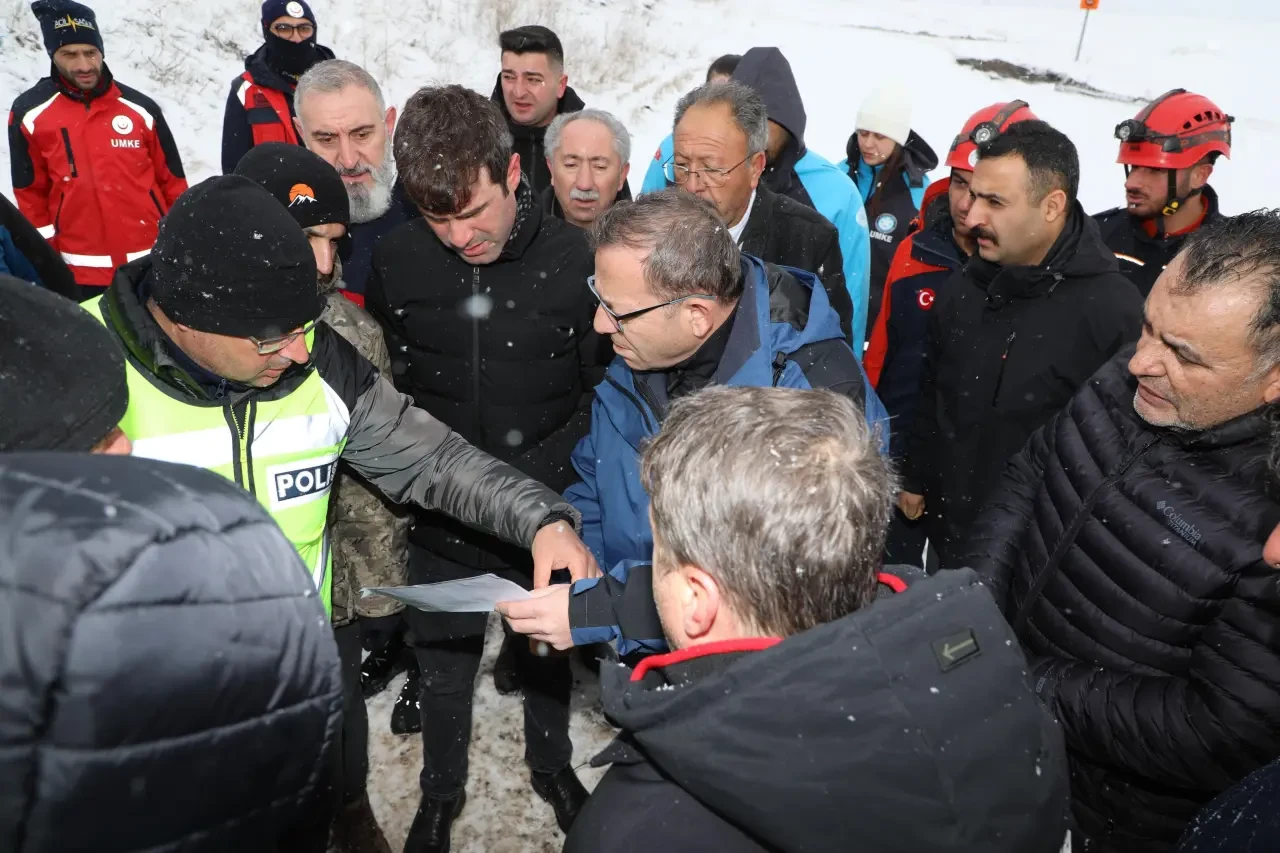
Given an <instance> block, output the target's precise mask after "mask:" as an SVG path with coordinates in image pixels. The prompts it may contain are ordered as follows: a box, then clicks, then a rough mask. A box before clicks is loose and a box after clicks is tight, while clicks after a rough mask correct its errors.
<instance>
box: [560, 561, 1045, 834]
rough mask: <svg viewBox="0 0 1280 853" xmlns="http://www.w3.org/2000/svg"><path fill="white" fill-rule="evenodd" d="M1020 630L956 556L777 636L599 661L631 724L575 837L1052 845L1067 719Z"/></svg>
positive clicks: (615, 714)
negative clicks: (1016, 639)
mask: <svg viewBox="0 0 1280 853" xmlns="http://www.w3.org/2000/svg"><path fill="white" fill-rule="evenodd" d="M1012 636H1013V635H1012V632H1011V631H1010V630H1009V626H1008V625H1007V624H1006V623H1005V622H1004V620H1003V619H1001V618H1000V615H999V613H998V611H997V610H996V607H995V605H994V603H993V602H992V601H991V597H990V596H989V595H988V594H987V591H986V589H985V588H984V587H983V586H982V585H981V584H980V583H979V582H978V579H977V577H976V576H975V575H974V574H973V573H972V572H969V571H960V572H943V573H941V574H939V575H935V576H933V577H931V578H927V579H923V580H920V581H919V582H918V583H914V584H912V585H911V586H910V587H909V588H908V589H906V591H905V592H901V593H899V594H897V595H891V596H888V597H886V598H882V599H879V600H877V601H875V602H874V603H872V604H871V605H869V606H867V607H865V608H863V609H861V610H859V611H857V612H856V613H852V614H850V615H848V616H846V617H844V618H843V619H839V620H836V621H835V622H830V623H828V624H825V625H819V626H818V627H816V628H813V629H811V630H809V631H805V632H803V633H801V634H796V635H794V636H791V637H788V638H786V639H785V640H782V641H781V642H778V641H777V640H773V641H770V640H769V639H768V638H753V639H748V640H737V641H734V640H726V641H722V642H719V643H710V644H706V645H701V646H697V645H695V646H691V647H689V648H685V649H681V650H679V651H676V652H672V653H670V654H667V655H660V656H655V657H651V658H648V659H646V660H645V661H644V662H643V663H641V664H640V666H639V667H637V668H636V670H635V671H634V672H632V671H631V670H628V669H626V668H624V667H621V666H616V665H611V666H602V667H601V668H600V697H601V702H602V703H603V706H604V710H605V713H606V715H607V716H608V717H609V719H610V720H612V721H614V722H615V723H617V724H618V725H619V726H621V727H622V733H621V735H620V736H619V737H618V739H617V740H615V741H614V742H613V744H612V745H611V746H610V747H609V748H608V749H607V750H605V752H604V753H602V754H601V755H599V756H597V757H596V758H595V759H594V760H593V761H592V764H593V765H596V766H599V765H601V764H608V763H612V764H613V766H612V767H611V768H610V770H609V772H608V773H606V774H605V776H604V778H603V779H602V780H601V781H600V784H599V785H598V786H597V787H596V789H595V792H594V793H592V795H591V799H590V800H589V801H588V802H587V805H586V807H585V808H584V809H583V810H582V813H581V814H580V815H579V816H578V819H577V820H576V821H575V822H574V825H573V830H572V831H571V832H570V833H569V837H568V839H567V841H566V842H565V847H564V851H565V853H599V851H606V850H607V851H610V853H653V851H662V853H703V851H715V853H764V851H770V853H832V851H866V853H924V851H928V853H1058V851H1059V849H1060V848H1061V847H1062V842H1063V840H1064V838H1065V836H1066V831H1067V811H1068V802H1067V800H1068V798H1067V779H1066V756H1065V749H1064V747H1063V745H1062V733H1061V732H1060V731H1059V730H1058V727H1057V726H1056V725H1054V723H1053V720H1052V719H1051V717H1050V715H1049V714H1048V713H1046V712H1045V709H1044V708H1043V707H1041V706H1039V705H1038V704H1037V702H1036V700H1035V698H1034V696H1033V694H1032V692H1031V690H1030V688H1029V685H1028V683H1027V678H1026V675H1025V673H1026V661H1025V659H1024V658H1023V657H1022V655H1021V653H1020V652H1019V651H1018V649H1017V647H1016V645H1015V644H1013V643H1012V640H1011V638H1012ZM775 644H776V645H775Z"/></svg>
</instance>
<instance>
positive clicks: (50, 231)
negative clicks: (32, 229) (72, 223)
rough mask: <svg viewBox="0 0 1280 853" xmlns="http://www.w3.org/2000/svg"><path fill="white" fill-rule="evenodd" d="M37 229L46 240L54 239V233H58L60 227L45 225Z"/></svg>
mask: <svg viewBox="0 0 1280 853" xmlns="http://www.w3.org/2000/svg"><path fill="white" fill-rule="evenodd" d="M36 230H37V231H39V232H40V236H41V237H43V238H45V239H46V240H49V239H52V237H53V235H54V234H57V233H58V229H56V228H54V227H53V226H52V225H43V226H41V227H39V228H37V229H36Z"/></svg>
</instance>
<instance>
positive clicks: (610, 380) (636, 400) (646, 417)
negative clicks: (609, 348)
mask: <svg viewBox="0 0 1280 853" xmlns="http://www.w3.org/2000/svg"><path fill="white" fill-rule="evenodd" d="M604 381H605V382H608V383H609V384H610V385H612V386H613V387H614V388H617V389H618V391H619V392H620V393H621V394H622V396H624V397H626V398H627V399H628V400H630V401H631V402H632V403H633V404H635V407H636V409H637V410H638V411H639V412H640V419H641V420H643V421H644V428H645V429H646V430H648V431H649V432H656V431H657V430H655V429H654V427H653V422H652V421H650V420H649V413H648V412H646V411H645V410H644V405H643V404H642V403H641V402H640V398H639V397H637V396H636V395H635V394H632V393H631V392H630V391H628V390H627V389H626V388H623V387H622V385H620V384H619V383H618V380H616V379H614V378H613V377H612V376H610V375H609V374H607V373H606V374H605V375H604ZM638 385H639V383H637V386H638Z"/></svg>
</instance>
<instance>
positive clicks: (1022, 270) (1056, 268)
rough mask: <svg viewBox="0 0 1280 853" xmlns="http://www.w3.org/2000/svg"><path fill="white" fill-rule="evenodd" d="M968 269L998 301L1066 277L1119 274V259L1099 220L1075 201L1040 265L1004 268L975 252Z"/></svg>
mask: <svg viewBox="0 0 1280 853" xmlns="http://www.w3.org/2000/svg"><path fill="white" fill-rule="evenodd" d="M965 269H966V271H967V272H968V273H969V275H970V277H972V278H973V280H974V281H975V282H976V283H978V284H979V285H980V286H983V287H985V288H986V290H987V299H988V301H999V300H1001V299H1005V298H1031V297H1036V296H1040V295H1043V294H1044V293H1047V292H1050V291H1052V289H1053V288H1054V287H1056V286H1057V285H1058V284H1059V283H1060V282H1062V281H1063V280H1064V279H1069V278H1093V277H1095V276H1100V275H1105V274H1106V273H1117V274H1119V273H1120V262H1119V261H1117V260H1116V256H1115V253H1114V252H1112V251H1111V250H1110V249H1108V248H1107V246H1106V244H1105V243H1103V242H1102V232H1101V231H1100V230H1099V229H1098V223H1097V222H1095V221H1094V219H1093V217H1091V216H1089V215H1087V214H1086V213H1085V212H1084V208H1083V207H1081V206H1080V202H1078V201H1076V202H1073V203H1072V205H1071V212H1070V214H1069V215H1068V217H1067V224H1066V227H1064V228H1063V229H1062V233H1061V234H1059V235H1058V239H1057V240H1056V241H1054V244H1053V246H1052V248H1050V249H1049V254H1048V255H1046V256H1045V259H1044V262H1043V263H1041V264H1040V265H1039V266H1035V267H1025V266H1010V267H1003V266H1000V265H999V264H993V263H991V262H990V261H987V260H984V259H983V258H982V256H981V255H976V254H975V255H974V256H973V257H971V258H970V259H969V263H968V264H967V265H966V267H965Z"/></svg>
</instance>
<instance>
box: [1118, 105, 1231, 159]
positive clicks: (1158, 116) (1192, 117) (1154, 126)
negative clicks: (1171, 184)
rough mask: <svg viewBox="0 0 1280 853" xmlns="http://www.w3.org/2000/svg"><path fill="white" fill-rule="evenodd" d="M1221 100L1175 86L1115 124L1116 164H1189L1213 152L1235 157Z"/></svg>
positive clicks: (1229, 120)
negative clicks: (1212, 99) (1220, 105)
mask: <svg viewBox="0 0 1280 853" xmlns="http://www.w3.org/2000/svg"><path fill="white" fill-rule="evenodd" d="M1233 121H1235V117H1234V116H1229V115H1227V114H1226V113H1224V112H1223V111H1222V110H1220V109H1218V105H1217V104H1215V103H1214V102H1213V101H1211V100H1209V99H1208V98H1206V97H1205V96H1204V95H1197V94H1194V93H1192V92H1188V91H1187V90H1186V89H1173V90H1172V91H1169V92H1165V93H1164V94H1163V95H1161V96H1160V97H1158V98H1156V99H1155V100H1154V101H1152V102H1151V103H1149V104H1147V105H1146V106H1145V107H1143V108H1142V112H1140V113H1138V114H1137V115H1136V116H1135V117H1133V118H1131V119H1126V120H1125V121H1122V122H1120V123H1119V124H1118V125H1116V139H1119V140H1120V156H1118V157H1117V158H1116V162H1117V163H1123V164H1124V165H1126V166H1145V167H1147V168H1149V169H1189V168H1191V167H1192V166H1194V165H1195V164H1197V163H1199V162H1200V161H1201V160H1203V159H1204V158H1205V157H1207V156H1208V155H1209V154H1212V153H1214V152H1215V151H1216V152H1218V153H1220V154H1225V155H1226V156H1227V157H1230V156H1231V123H1232V122H1233Z"/></svg>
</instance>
